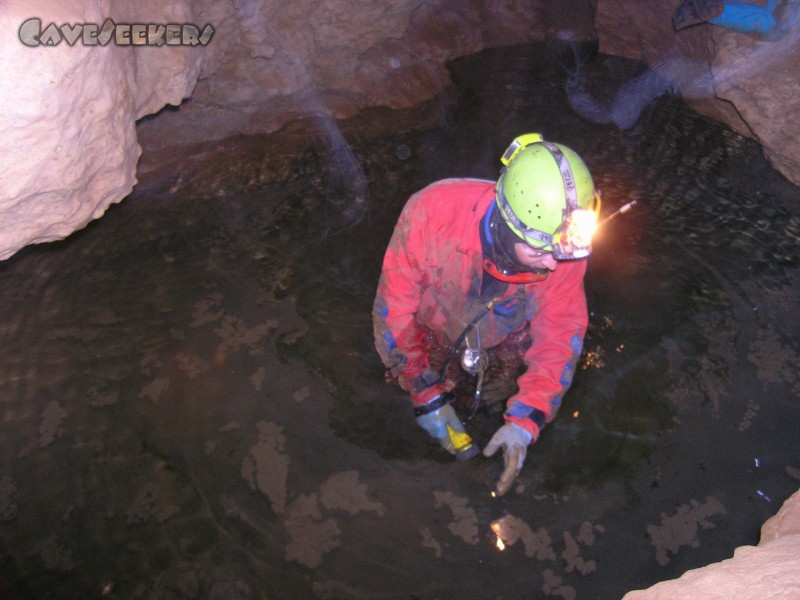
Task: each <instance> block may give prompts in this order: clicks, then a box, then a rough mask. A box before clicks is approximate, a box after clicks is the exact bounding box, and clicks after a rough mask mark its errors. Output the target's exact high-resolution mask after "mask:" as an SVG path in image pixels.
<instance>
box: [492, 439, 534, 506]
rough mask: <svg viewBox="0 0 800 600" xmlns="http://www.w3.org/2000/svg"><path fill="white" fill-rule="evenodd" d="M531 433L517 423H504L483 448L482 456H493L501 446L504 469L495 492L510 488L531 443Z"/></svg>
mask: <svg viewBox="0 0 800 600" xmlns="http://www.w3.org/2000/svg"><path fill="white" fill-rule="evenodd" d="M532 439H533V438H532V437H531V434H530V433H528V432H527V431H525V430H524V429H523V428H522V427H520V426H519V425H514V423H506V424H505V425H503V426H502V427H501V428H500V429H498V430H497V431H496V432H495V434H494V435H493V436H492V439H491V440H489V443H488V444H487V445H486V448H484V450H483V455H484V456H493V455H494V453H495V452H497V449H498V448H500V447H502V448H503V460H504V462H505V469H504V470H503V474H502V475H501V476H500V479H499V480H498V482H497V489H496V490H495V494H497V495H498V496H502V495H503V494H505V493H506V492H507V491H508V490H510V489H511V486H512V485H513V483H514V481H515V480H516V479H517V475H519V472H520V471H521V470H522V464H523V463H524V462H525V455H526V454H527V453H528V445H529V444H530V443H531V440H532Z"/></svg>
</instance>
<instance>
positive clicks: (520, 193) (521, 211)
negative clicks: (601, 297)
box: [496, 133, 596, 258]
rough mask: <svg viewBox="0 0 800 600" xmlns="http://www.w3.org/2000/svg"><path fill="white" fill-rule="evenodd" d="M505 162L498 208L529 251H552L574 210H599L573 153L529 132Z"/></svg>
mask: <svg viewBox="0 0 800 600" xmlns="http://www.w3.org/2000/svg"><path fill="white" fill-rule="evenodd" d="M500 161H501V162H502V163H503V164H504V165H506V167H505V168H504V169H503V172H502V173H501V175H500V178H499V179H498V181H497V187H496V201H497V206H498V208H499V209H500V214H501V215H502V216H503V219H504V220H505V222H506V224H507V225H508V226H509V228H510V229H511V231H513V232H514V233H515V234H516V235H517V237H519V238H520V239H521V240H523V241H524V242H525V243H527V244H529V245H530V246H533V247H534V248H542V249H545V250H553V249H554V248H553V245H554V241H553V238H554V235H555V234H556V232H557V231H558V230H559V228H561V227H562V225H563V224H564V223H565V221H566V220H567V218H568V217H569V216H570V215H571V214H572V213H573V212H574V211H575V210H578V209H588V210H590V211H592V210H594V209H595V197H596V194H595V189H594V182H593V181H592V176H591V174H590V173H589V169H588V168H587V167H586V164H584V162H583V161H582V160H581V158H580V157H579V156H578V155H577V154H576V153H575V151H574V150H572V149H570V148H567V147H566V146H563V145H561V144H554V143H552V142H546V141H544V140H543V139H542V136H541V135H539V134H538V133H529V134H525V135H521V136H519V137H518V138H516V139H515V140H514V141H513V142H512V144H511V146H509V148H508V150H506V152H505V154H503V156H502V158H501V159H500ZM586 254H587V255H588V252H587V253H586ZM566 258H580V256H579V255H575V256H570V257H566Z"/></svg>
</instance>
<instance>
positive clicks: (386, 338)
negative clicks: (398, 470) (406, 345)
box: [383, 331, 397, 352]
mask: <svg viewBox="0 0 800 600" xmlns="http://www.w3.org/2000/svg"><path fill="white" fill-rule="evenodd" d="M383 346H384V347H385V348H386V351H387V352H391V351H392V350H395V349H396V348H397V341H395V339H394V336H393V335H392V332H391V331H385V332H384V333H383Z"/></svg>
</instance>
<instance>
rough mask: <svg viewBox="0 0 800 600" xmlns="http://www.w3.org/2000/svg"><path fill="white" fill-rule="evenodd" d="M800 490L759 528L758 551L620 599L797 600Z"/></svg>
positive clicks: (742, 551)
mask: <svg viewBox="0 0 800 600" xmlns="http://www.w3.org/2000/svg"><path fill="white" fill-rule="evenodd" d="M798 557H800V490H798V491H797V492H795V493H794V494H793V495H792V496H791V497H790V498H789V499H788V500H787V501H786V502H785V503H784V505H783V507H782V508H781V509H780V511H779V512H778V514H776V515H775V516H774V517H772V518H771V519H769V520H768V521H767V522H766V523H764V526H763V527H762V529H761V541H760V542H759V544H758V546H741V547H739V548H737V549H736V550H735V551H734V554H733V558H730V559H728V560H724V561H722V562H719V563H715V564H712V565H708V566H706V567H703V568H700V569H693V570H691V571H687V572H686V573H684V574H683V575H682V576H681V577H679V578H678V579H673V580H670V581H662V582H661V583H657V584H656V585H654V586H652V587H650V588H648V589H646V590H637V591H632V592H628V593H627V594H625V596H624V598H623V600H696V599H697V598H703V599H704V600H753V599H754V598H769V599H771V600H794V599H796V598H800V568H798V567H799V566H800V559H798Z"/></svg>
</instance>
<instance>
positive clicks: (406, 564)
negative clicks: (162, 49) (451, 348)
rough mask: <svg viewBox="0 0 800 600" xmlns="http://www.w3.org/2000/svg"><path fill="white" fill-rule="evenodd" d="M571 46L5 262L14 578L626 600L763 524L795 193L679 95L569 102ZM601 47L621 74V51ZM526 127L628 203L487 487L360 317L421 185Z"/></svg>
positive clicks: (9, 528) (792, 403)
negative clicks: (541, 425) (535, 437)
mask: <svg viewBox="0 0 800 600" xmlns="http://www.w3.org/2000/svg"><path fill="white" fill-rule="evenodd" d="M602 58H603V57H601V59H602ZM562 59H563V57H561V56H560V55H557V54H556V55H554V54H553V53H548V52H546V51H545V49H543V48H541V47H517V48H510V49H505V50H498V51H491V52H484V53H482V54H480V55H476V56H474V57H470V58H468V59H463V60H460V61H456V62H455V63H454V64H453V65H452V76H453V80H454V81H455V83H456V85H457V88H458V90H459V93H458V96H451V97H449V98H448V99H446V101H444V102H443V103H442V105H441V110H442V115H443V117H444V118H445V121H444V122H443V124H441V125H440V126H438V127H428V128H425V129H422V130H416V131H404V132H395V133H390V132H388V131H386V130H384V131H383V132H382V134H381V135H379V136H375V135H372V134H370V132H369V131H366V130H364V131H358V130H348V134H347V138H346V142H347V144H341V145H335V144H334V145H325V144H321V145H318V146H316V147H312V149H311V150H307V149H306V150H302V151H299V150H298V151H296V152H295V153H293V152H294V151H291V152H290V151H287V155H286V159H285V160H284V162H282V163H281V164H282V165H284V166H282V167H281V168H280V169H276V170H275V172H274V173H270V176H269V177H267V176H264V177H263V178H258V177H256V178H255V179H253V178H251V177H249V176H250V175H252V174H253V173H265V172H267V171H269V169H268V168H266V167H262V165H263V164H264V163H263V161H259V160H256V161H253V163H252V169H251V170H249V171H248V170H247V169H244V168H241V169H239V170H238V171H237V172H236V176H235V177H232V178H231V177H229V178H226V176H225V173H226V169H229V168H230V169H232V170H233V169H236V168H237V167H242V165H241V164H240V163H237V164H230V163H229V162H227V161H226V157H228V156H230V155H229V154H222V155H219V160H218V162H217V164H216V165H214V164H213V161H212V162H211V163H209V162H202V161H201V162H202V164H203V165H204V172H193V171H192V170H191V169H192V168H195V167H196V165H197V164H198V163H197V162H192V163H187V165H188V166H187V169H186V171H184V172H176V173H175V176H174V178H173V179H172V180H170V181H163V182H160V183H159V182H153V183H152V184H151V185H149V186H144V187H142V189H141V190H140V191H138V192H137V193H135V194H134V195H133V196H131V197H130V198H128V200H127V201H126V202H125V203H124V204H122V205H119V206H115V207H113V208H112V209H111V210H110V211H109V213H108V215H107V216H106V217H105V218H104V219H103V220H102V221H100V222H96V223H93V224H91V225H90V226H89V227H87V228H86V229H85V230H83V231H82V232H80V233H78V234H77V235H75V236H72V237H70V238H69V239H68V240H65V241H63V242H59V243H57V244H53V245H50V246H46V247H35V248H28V249H26V250H24V251H22V252H21V253H19V254H18V255H16V256H15V257H13V258H12V259H10V260H9V261H6V262H4V263H2V265H0V297H2V303H3V307H4V313H5V319H4V321H3V325H2V330H0V331H1V333H0V336H1V337H0V340H2V346H3V353H2V358H1V359H0V360H2V365H1V368H0V398H1V399H2V403H3V419H2V421H1V423H2V424H1V425H0V426H1V427H2V435H1V436H0V440H2V441H0V443H2V447H3V453H2V454H3V456H4V457H5V460H4V463H3V465H2V469H1V470H0V547H1V548H2V552H3V562H2V569H1V570H0V577H2V582H1V583H2V586H3V587H5V588H6V589H7V590H8V595H10V596H11V597H15V598H26V599H27V598H32V599H33V598H35V599H37V600H39V599H43V598H87V597H109V598H163V599H172V598H175V599H179V598H180V599H183V598H219V599H222V598H225V599H229V598H242V599H250V598H253V599H263V598H376V597H382V598H410V597H415V598H431V599H433V598H441V597H460V598H485V597H487V593H488V595H490V596H492V597H497V598H518V597H521V596H525V597H554V598H565V599H568V598H619V597H622V595H624V593H625V592H627V591H628V590H631V589H640V588H643V587H647V586H649V585H652V584H653V583H655V582H657V581H661V580H664V579H670V578H675V577H678V576H679V575H681V574H682V573H683V572H684V571H686V570H687V569H690V568H696V567H699V566H702V565H705V564H707V563H709V562H714V561H719V560H722V559H725V558H728V557H730V556H731V554H732V552H733V549H734V548H736V547H738V546H742V545H746V544H754V543H756V542H757V541H758V538H759V530H760V527H761V525H762V523H763V522H764V521H765V520H766V519H767V518H769V517H771V516H772V515H774V514H775V513H776V512H777V510H778V508H779V507H780V505H781V503H782V502H783V501H784V500H785V499H786V498H788V497H789V496H790V495H791V494H792V493H793V492H795V491H796V490H797V488H798V485H800V484H799V483H798V482H799V481H800V478H799V476H798V472H799V471H798V469H800V455H798V448H797V442H796V432H797V430H798V425H800V404H799V403H798V397H799V396H800V377H799V376H798V375H797V371H796V365H797V364H798V362H800V361H798V352H800V348H798V341H797V332H798V330H800V328H799V327H798V325H799V323H798V312H797V308H796V302H795V298H796V297H797V294H798V291H800V290H798V281H799V280H798V277H797V275H798V267H800V250H798V243H797V242H798V237H800V216H798V213H797V204H796V202H795V199H796V196H797V188H796V187H794V186H792V185H790V184H789V183H788V182H787V181H786V180H784V179H783V178H782V177H781V176H780V175H779V174H777V173H776V172H775V171H774V170H773V169H771V168H770V166H769V165H768V164H767V162H766V160H765V159H764V157H763V154H762V152H761V149H760V147H759V146H758V145H757V144H756V143H755V142H753V141H751V140H747V139H744V138H742V137H740V136H738V135H736V134H735V133H733V132H731V131H730V130H728V129H725V128H723V127H721V126H720V125H719V124H717V123H714V122H712V121H710V120H708V119H706V118H704V117H701V116H699V115H697V114H696V113H694V112H692V111H691V110H689V109H687V107H686V106H685V105H684V104H683V103H682V102H681V101H679V100H677V99H675V98H672V97H669V96H665V97H662V98H661V99H660V100H659V101H658V102H657V103H655V104H654V105H652V106H650V107H648V108H647V110H646V111H645V112H644V114H643V115H642V118H641V119H640V121H639V123H638V124H637V125H636V127H634V128H631V129H628V130H625V131H620V130H618V129H616V128H615V127H613V126H611V125H608V124H593V123H591V122H588V121H586V120H584V119H582V118H580V117H578V116H577V115H576V114H574V113H573V112H572V111H570V109H569V108H568V102H567V100H566V96H565V91H564V81H563V70H562V69H561V68H560V66H559V65H561V64H562V63H561V60H562ZM608 64H609V63H608V62H605V63H603V62H602V61H601V62H600V63H598V66H597V69H598V76H600V77H603V78H605V79H603V80H602V81H600V84H602V85H606V86H608V87H609V89H611V88H613V87H614V86H615V85H617V84H618V82H617V81H615V80H614V79H613V78H612V77H611V76H610V75H609V73H613V72H616V73H620V72H626V70H628V69H632V68H635V66H634V65H631V64H629V63H617V64H618V66H619V69H617V70H616V71H612V70H609V69H608V68H607V67H608ZM604 65H605V66H604ZM600 84H599V85H600ZM398 118H399V117H398ZM529 130H539V131H541V132H542V133H544V135H545V136H546V137H547V138H549V139H552V140H557V141H559V142H563V143H566V144H568V145H570V146H571V147H573V148H574V149H575V150H576V151H578V152H579V153H580V154H581V155H582V156H583V157H584V159H585V160H586V162H587V164H588V165H589V167H590V169H592V171H593V173H594V174H595V179H596V183H597V185H598V187H599V188H600V189H602V190H603V192H604V199H605V200H604V202H605V207H606V208H605V212H611V211H612V210H613V209H614V208H616V207H618V206H620V205H622V204H623V203H624V202H626V201H628V200H629V199H637V200H638V201H639V205H638V207H637V208H636V209H635V210H634V211H632V212H631V213H629V214H628V215H626V216H625V217H623V218H621V219H620V220H617V221H616V222H614V224H613V225H612V226H610V227H608V228H607V229H606V230H605V231H604V233H603V236H602V237H601V238H600V239H598V241H597V244H596V248H595V254H594V255H593V256H592V258H591V259H590V264H589V273H588V276H587V282H586V285H587V294H588V298H589V306H590V310H591V325H590V332H589V335H588V337H587V341H586V351H585V356H584V358H583V360H582V362H581V369H580V370H579V372H578V373H577V375H576V378H575V383H574V385H573V388H572V390H571V391H570V392H569V394H568V395H567V396H566V397H565V401H564V406H563V407H562V409H561V412H560V413H559V416H558V418H557V419H556V421H555V422H554V423H553V424H552V425H551V426H550V427H549V428H548V429H547V430H546V431H545V433H544V435H543V437H542V439H541V440H540V441H539V442H538V443H537V444H536V446H535V447H533V448H532V449H531V451H530V452H529V457H528V461H527V464H526V466H525V468H524V469H523V471H522V474H521V475H520V478H519V481H518V484H517V485H516V487H515V489H514V490H512V491H511V492H510V493H509V494H508V495H506V496H504V497H503V498H502V499H493V498H491V496H490V490H491V486H492V484H493V482H494V481H495V479H496V478H497V477H498V475H499V473H500V471H501V465H500V461H499V460H488V459H484V458H482V457H479V458H476V459H475V460H473V461H471V462H468V463H455V462H451V461H450V459H449V457H447V456H443V455H442V453H441V451H440V450H439V448H438V447H437V446H435V445H434V444H432V443H430V442H429V441H428V440H427V438H426V436H425V434H424V432H422V431H421V430H420V429H418V428H417V427H416V425H415V424H414V422H413V419H412V417H411V414H410V410H409V407H408V403H407V399H406V398H405V397H404V396H403V394H402V393H401V392H399V391H398V390H396V389H394V388H391V387H388V386H387V385H386V384H385V383H384V381H383V369H382V366H381V365H380V362H379V360H378V357H377V355H376V353H375V351H374V348H373V345H372V328H371V322H370V307H371V304H372V299H373V294H374V288H375V284H376V283H377V278H378V274H379V269H380V262H381V259H382V255H383V251H384V248H385V245H386V243H387V241H388V239H389V236H390V233H391V230H392V227H393V225H394V222H395V219H396V217H397V215H398V214H399V211H400V209H401V208H402V206H403V204H404V202H405V200H406V199H407V197H408V196H409V194H410V193H412V192H413V191H415V190H416V189H418V188H420V187H422V186H423V185H425V184H427V183H429V182H431V181H433V180H436V179H439V178H443V177H450V176H472V177H484V178H494V177H495V176H496V175H497V168H498V165H499V163H498V157H499V155H500V154H501V153H502V151H503V150H504V149H505V146H506V145H507V143H508V141H509V140H510V139H512V138H513V137H514V136H515V135H516V134H518V133H521V132H523V131H529ZM343 131H344V129H343ZM331 139H334V138H331ZM336 139H338V138H336ZM342 139H343V141H344V138H342ZM249 143H251V144H256V142H254V141H253V140H249ZM292 159H296V160H292ZM213 169H218V171H217V173H216V174H214V173H211V172H210V171H212V170H213ZM264 169H266V170H264ZM242 171H245V172H244V173H243V172H242ZM244 175H247V176H248V178H247V183H246V184H243V183H241V181H242V179H241V178H242V177H243V176H244ZM203 178H205V180H207V181H209V182H212V183H210V184H208V185H204V186H202V187H195V186H193V185H192V182H193V181H197V180H200V179H203ZM236 181H239V184H238V185H237V184H235V182H236ZM162 184H163V185H162ZM496 419H497V416H496V415H482V416H481V419H479V420H477V421H476V422H475V423H474V424H473V431H472V433H473V434H474V436H475V438H476V440H477V441H479V442H481V443H485V441H486V440H487V439H488V437H489V436H490V435H491V433H492V432H493V428H494V427H495V426H496V424H497V423H496Z"/></svg>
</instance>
